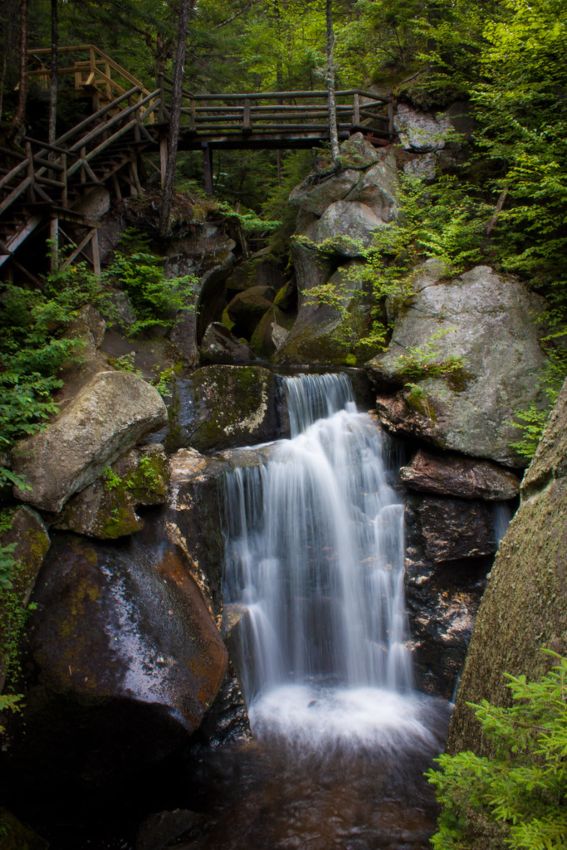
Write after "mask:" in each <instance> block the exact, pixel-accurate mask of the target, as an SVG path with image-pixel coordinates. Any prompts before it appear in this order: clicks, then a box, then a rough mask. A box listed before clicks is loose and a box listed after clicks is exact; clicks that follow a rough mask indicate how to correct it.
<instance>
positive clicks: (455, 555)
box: [417, 497, 496, 564]
mask: <svg viewBox="0 0 567 850" xmlns="http://www.w3.org/2000/svg"><path fill="white" fill-rule="evenodd" d="M417 514H418V517H419V524H420V526H421V534H422V536H423V541H424V549H425V554H426V556H427V558H428V559H429V560H430V561H432V562H433V563H434V564H442V563H446V562H448V561H462V560H463V559H465V558H482V557H485V556H486V555H494V553H495V552H496V539H495V535H494V522H493V518H492V514H491V512H490V510H489V508H488V506H486V505H484V504H483V503H482V502H466V501H463V500H461V499H444V498H435V497H429V498H424V499H422V500H421V501H420V504H419V507H418V509H417Z"/></svg>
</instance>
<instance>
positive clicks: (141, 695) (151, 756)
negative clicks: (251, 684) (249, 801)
mask: <svg viewBox="0 0 567 850" xmlns="http://www.w3.org/2000/svg"><path fill="white" fill-rule="evenodd" d="M33 598H34V602H35V603H36V605H37V610H36V611H35V612H34V613H33V615H32V618H31V620H30V624H29V640H30V651H31V654H32V656H33V661H34V665H35V671H36V672H35V679H34V681H33V682H32V683H31V687H30V689H29V691H28V696H27V708H26V713H25V717H24V722H25V724H26V734H25V736H24V737H23V738H22V739H20V740H19V741H18V742H17V745H16V753H15V754H16V757H17V759H18V760H19V763H20V764H22V763H25V759H26V757H30V756H31V757H32V758H33V759H34V771H35V770H37V773H38V778H41V777H43V778H44V781H45V777H46V776H47V777H51V779H52V780H54V781H55V782H59V781H61V782H65V781H75V782H77V781H78V782H80V781H83V782H86V783H88V784H94V785H99V784H100V783H102V784H104V785H105V786H107V787H108V788H109V793H112V792H111V789H112V788H113V787H115V785H116V783H117V782H118V781H119V779H120V777H121V775H123V774H124V773H126V774H130V775H132V774H133V773H135V772H136V771H137V770H138V769H139V766H140V765H142V764H149V763H152V762H155V761H156V760H159V759H161V758H163V757H164V756H165V755H167V754H168V753H169V752H171V751H172V750H173V749H175V748H176V747H178V746H179V745H180V744H181V743H183V741H186V740H187V738H188V736H189V735H190V734H191V733H192V732H194V731H195V730H196V729H197V728H198V727H199V725H200V723H201V721H202V719H203V717H204V715H205V713H206V711H207V710H208V708H209V707H210V706H211V705H212V703H213V701H214V699H215V697H216V695H217V692H218V690H219V687H220V685H221V683H222V681H223V679H224V676H225V672H226V668H227V653H226V649H225V647H224V644H223V642H222V640H221V637H220V634H219V632H218V630H217V627H216V625H215V622H214V619H213V617H212V615H211V613H210V610H209V605H208V600H207V599H206V598H205V597H203V595H202V592H201V590H200V589H199V588H198V586H197V584H196V583H195V581H194V580H193V578H192V576H191V573H190V564H189V563H188V558H187V556H186V554H185V553H184V551H183V550H182V548H180V547H178V546H176V545H173V544H171V543H170V542H169V541H168V540H167V537H164V535H163V528H160V529H159V533H156V534H154V533H153V532H152V530H151V529H150V530H148V532H147V533H146V531H144V532H142V533H141V535H139V536H138V537H134V538H132V539H131V541H130V542H129V543H128V544H127V545H122V546H119V547H117V546H110V545H103V544H99V543H94V542H91V541H87V540H86V539H84V538H80V537H76V536H74V535H57V536H56V537H55V538H54V542H53V545H52V548H51V550H50V554H49V556H48V558H47V559H46V561H45V564H44V569H43V570H42V573H41V577H40V579H39V581H38V583H37V584H36V588H35V592H34V597H33ZM54 765H56V767H54Z"/></svg>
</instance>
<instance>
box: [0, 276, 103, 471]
mask: <svg viewBox="0 0 567 850" xmlns="http://www.w3.org/2000/svg"><path fill="white" fill-rule="evenodd" d="M101 298H102V290H101V287H100V284H99V283H98V282H97V281H96V278H95V277H94V275H92V274H90V273H88V272H87V271H86V269H85V267H84V266H73V267H71V268H68V269H66V270H64V271H60V272H57V273H56V274H54V275H50V276H49V277H48V278H47V280H46V281H45V284H44V287H43V289H42V290H37V289H28V288H26V287H23V286H18V285H17V284H12V283H2V284H0V303H1V305H2V310H1V311H0V452H1V451H7V450H9V449H10V447H11V446H12V445H13V443H14V442H16V441H17V440H19V439H22V438H24V437H27V436H30V435H31V434H34V433H35V432H36V431H37V430H38V429H39V428H41V426H42V424H43V423H44V422H45V421H46V420H47V419H48V418H49V417H50V416H52V415H53V414H54V413H56V412H57V405H56V404H55V402H54V401H53V393H54V392H55V391H56V390H57V389H59V388H60V387H61V385H62V382H61V379H60V377H59V375H60V372H61V370H62V369H63V367H64V366H65V364H67V363H68V362H69V361H70V359H71V358H72V357H73V358H76V357H77V356H80V351H81V347H82V343H81V342H80V340H78V339H76V338H71V337H69V336H67V332H68V331H67V329H68V326H69V324H70V323H71V322H72V321H73V320H74V319H75V318H76V317H77V315H78V311H79V309H80V307H82V306H84V305H85V304H87V303H95V304H97V303H99V302H100V301H101ZM5 484H17V485H18V486H25V483H24V482H22V481H21V479H19V478H18V477H17V476H15V475H14V474H13V473H12V472H11V471H10V470H9V469H8V468H7V467H5V466H4V465H2V464H0V486H4V485H5Z"/></svg>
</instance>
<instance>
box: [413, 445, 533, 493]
mask: <svg viewBox="0 0 567 850" xmlns="http://www.w3.org/2000/svg"><path fill="white" fill-rule="evenodd" d="M400 479H401V480H402V481H403V483H404V484H405V485H406V487H408V488H409V489H410V490H416V491H418V492H422V493H434V494H436V495H439V496H456V497H457V498H459V499H487V500H489V501H505V500H507V499H514V498H515V497H516V496H517V495H518V493H519V491H520V481H519V479H518V478H517V476H516V475H514V473H513V472H510V471H509V470H508V469H502V468H501V467H499V466H497V465H496V464H495V463H490V461H483V460H480V461H479V460H472V459H471V458H466V457H459V456H458V455H451V454H448V455H432V454H430V453H429V452H426V451H424V450H423V449H420V450H419V451H418V452H417V453H416V455H415V457H414V458H413V459H412V461H411V463H410V464H408V465H407V466H403V467H402V468H401V469H400Z"/></svg>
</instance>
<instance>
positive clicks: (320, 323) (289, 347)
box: [275, 262, 369, 364]
mask: <svg viewBox="0 0 567 850" xmlns="http://www.w3.org/2000/svg"><path fill="white" fill-rule="evenodd" d="M357 267H358V264H357V263H356V262H354V263H349V264H348V265H345V266H341V268H339V269H338V270H337V271H336V272H335V273H334V274H333V275H332V276H331V278H330V279H329V281H328V283H327V284H326V285H325V286H326V295H327V296H328V297H321V298H317V299H314V300H310V299H307V300H306V301H304V302H303V303H302V304H301V306H300V308H299V313H298V316H297V319H296V320H295V323H294V324H293V326H292V328H291V330H290V332H289V335H288V336H287V338H286V339H285V341H284V342H283V345H282V346H281V347H280V348H279V349H278V351H277V354H276V358H275V359H276V361H277V362H278V363H321V364H344V363H345V360H346V359H347V358H348V355H349V354H352V352H353V350H354V349H355V348H356V346H357V343H358V341H359V339H360V338H361V337H362V336H364V335H365V333H366V332H367V330H368V326H369V308H368V303H367V300H366V299H365V298H364V291H363V285H362V282H361V281H360V279H357V276H356V274H355V272H356V269H357Z"/></svg>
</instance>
